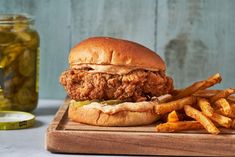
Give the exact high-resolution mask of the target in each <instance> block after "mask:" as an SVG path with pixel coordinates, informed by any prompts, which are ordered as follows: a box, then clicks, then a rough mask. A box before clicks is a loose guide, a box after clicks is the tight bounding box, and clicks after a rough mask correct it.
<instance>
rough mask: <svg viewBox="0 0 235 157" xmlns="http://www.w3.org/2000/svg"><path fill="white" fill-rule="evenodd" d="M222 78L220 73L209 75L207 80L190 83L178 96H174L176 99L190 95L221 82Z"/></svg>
mask: <svg viewBox="0 0 235 157" xmlns="http://www.w3.org/2000/svg"><path fill="white" fill-rule="evenodd" d="M221 80H222V78H221V76H220V74H219V73H217V74H215V75H213V76H211V77H209V78H208V79H207V80H203V81H198V82H195V83H193V84H192V85H190V86H189V87H187V88H185V89H183V90H181V91H180V92H179V93H178V94H177V95H176V96H174V98H173V99H174V100H177V99H180V98H183V97H187V96H190V95H192V94H194V93H195V92H197V91H198V90H204V89H206V88H209V87H211V86H213V85H215V84H217V83H220V82H221Z"/></svg>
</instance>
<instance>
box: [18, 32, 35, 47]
mask: <svg viewBox="0 0 235 157" xmlns="http://www.w3.org/2000/svg"><path fill="white" fill-rule="evenodd" d="M15 34H16V35H17V37H18V39H20V40H21V41H22V42H23V44H24V46H26V47H27V48H29V49H36V48H38V47H39V35H38V33H37V32H36V31H32V30H25V31H21V32H16V33H15Z"/></svg>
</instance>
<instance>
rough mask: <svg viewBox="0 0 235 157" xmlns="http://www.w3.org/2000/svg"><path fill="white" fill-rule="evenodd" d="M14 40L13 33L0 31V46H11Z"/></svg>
mask: <svg viewBox="0 0 235 157" xmlns="http://www.w3.org/2000/svg"><path fill="white" fill-rule="evenodd" d="M0 28H1V27H0ZM14 40H15V35H14V34H13V33H11V32H3V31H0V46H7V45H9V44H11V43H12V42H13V41H14Z"/></svg>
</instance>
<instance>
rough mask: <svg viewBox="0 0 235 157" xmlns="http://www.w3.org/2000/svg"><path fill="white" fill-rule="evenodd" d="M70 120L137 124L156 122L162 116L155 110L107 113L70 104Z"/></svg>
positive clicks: (88, 122)
mask: <svg viewBox="0 0 235 157" xmlns="http://www.w3.org/2000/svg"><path fill="white" fill-rule="evenodd" d="M68 117H69V119H70V120H72V121H75V122H79V123H85V124H89V125H98V126H137V125H147V124H151V123H153V122H155V121H156V120H158V119H159V118H160V116H159V115H158V114H156V113H154V111H152V110H149V111H146V112H133V111H121V112H117V113H115V114H106V113H103V112H101V111H100V110H97V109H87V108H84V107H79V108H77V107H74V106H70V107H69V110H68Z"/></svg>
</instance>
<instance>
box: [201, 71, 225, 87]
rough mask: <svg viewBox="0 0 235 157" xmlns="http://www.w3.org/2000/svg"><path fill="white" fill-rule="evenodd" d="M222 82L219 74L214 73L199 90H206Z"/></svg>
mask: <svg viewBox="0 0 235 157" xmlns="http://www.w3.org/2000/svg"><path fill="white" fill-rule="evenodd" d="M221 80H222V77H221V76H220V74H219V73H216V74H215V75H213V76H211V77H209V78H208V79H207V80H206V83H205V84H204V85H203V86H202V87H201V88H200V90H203V89H206V88H209V87H211V86H213V85H215V84H217V83H220V82H221Z"/></svg>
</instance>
